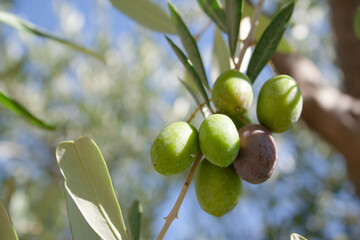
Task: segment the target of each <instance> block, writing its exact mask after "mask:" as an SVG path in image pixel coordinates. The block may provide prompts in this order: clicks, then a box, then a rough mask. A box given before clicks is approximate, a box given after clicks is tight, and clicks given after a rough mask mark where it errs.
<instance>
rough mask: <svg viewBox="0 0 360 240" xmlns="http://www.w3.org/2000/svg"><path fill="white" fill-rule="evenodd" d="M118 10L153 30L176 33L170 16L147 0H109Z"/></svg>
mask: <svg viewBox="0 0 360 240" xmlns="http://www.w3.org/2000/svg"><path fill="white" fill-rule="evenodd" d="M110 1H111V3H112V4H113V5H114V7H116V8H117V9H118V10H119V11H121V12H122V13H124V14H125V15H127V16H128V17H130V18H131V19H133V20H134V21H136V22H138V23H140V24H141V25H143V26H144V27H146V28H149V29H151V30H154V31H158V32H163V33H169V34H176V29H175V26H174V25H173V24H172V22H171V19H170V17H169V16H168V15H167V14H166V13H165V12H164V11H163V10H162V9H161V8H159V7H158V6H157V5H155V4H154V3H152V2H150V1H148V0H131V1H129V0H110Z"/></svg>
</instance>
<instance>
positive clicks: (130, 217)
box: [126, 200, 143, 240]
mask: <svg viewBox="0 0 360 240" xmlns="http://www.w3.org/2000/svg"><path fill="white" fill-rule="evenodd" d="M142 213H143V208H142V205H141V203H140V202H139V201H138V200H135V201H134V202H133V203H132V204H131V206H130V208H129V210H128V213H127V215H126V223H127V227H128V232H129V238H130V240H140V230H141V216H142Z"/></svg>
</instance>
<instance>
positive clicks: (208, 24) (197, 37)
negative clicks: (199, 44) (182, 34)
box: [194, 21, 211, 41]
mask: <svg viewBox="0 0 360 240" xmlns="http://www.w3.org/2000/svg"><path fill="white" fill-rule="evenodd" d="M210 25H211V21H208V23H207V24H206V25H205V26H204V27H203V28H202V29H201V30H200V32H199V33H198V34H196V35H195V36H194V39H195V41H198V40H199V38H200V37H201V35H203V33H204V32H205V31H206V29H208V28H209V27H210Z"/></svg>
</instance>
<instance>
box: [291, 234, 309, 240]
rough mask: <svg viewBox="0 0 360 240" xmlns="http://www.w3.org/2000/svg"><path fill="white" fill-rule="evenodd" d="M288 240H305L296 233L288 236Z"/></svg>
mask: <svg viewBox="0 0 360 240" xmlns="http://www.w3.org/2000/svg"><path fill="white" fill-rule="evenodd" d="M290 240H307V239H306V238H304V237H303V236H301V235H299V234H297V233H293V234H291V236H290Z"/></svg>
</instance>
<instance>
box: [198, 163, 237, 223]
mask: <svg viewBox="0 0 360 240" xmlns="http://www.w3.org/2000/svg"><path fill="white" fill-rule="evenodd" d="M195 192H196V197H197V200H198V202H199V204H200V206H201V208H202V209H203V210H204V211H205V212H207V213H209V214H211V215H213V216H215V217H220V216H222V215H224V214H226V213H228V212H230V211H231V210H232V209H233V208H234V207H235V206H236V204H237V202H238V201H239V198H240V193H241V180H240V178H239V176H238V175H237V174H236V172H235V170H234V168H233V166H232V165H230V166H228V167H226V168H222V167H218V166H215V165H213V164H211V163H210V162H209V161H207V160H206V159H204V160H203V161H202V162H201V163H200V165H199V168H198V170H197V172H196V175H195Z"/></svg>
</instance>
